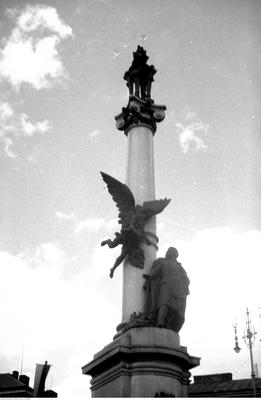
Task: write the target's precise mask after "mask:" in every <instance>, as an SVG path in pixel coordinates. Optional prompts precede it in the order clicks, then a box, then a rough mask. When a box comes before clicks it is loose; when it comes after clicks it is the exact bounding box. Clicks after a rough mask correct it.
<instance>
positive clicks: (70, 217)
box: [55, 211, 76, 221]
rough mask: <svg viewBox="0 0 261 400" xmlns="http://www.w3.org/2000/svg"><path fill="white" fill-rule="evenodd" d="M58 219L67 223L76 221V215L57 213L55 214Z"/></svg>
mask: <svg viewBox="0 0 261 400" xmlns="http://www.w3.org/2000/svg"><path fill="white" fill-rule="evenodd" d="M55 215H56V217H57V218H59V219H63V220H65V221H74V220H76V215H75V214H74V213H73V212H72V213H70V214H66V213H63V212H61V211H57V212H56V213H55Z"/></svg>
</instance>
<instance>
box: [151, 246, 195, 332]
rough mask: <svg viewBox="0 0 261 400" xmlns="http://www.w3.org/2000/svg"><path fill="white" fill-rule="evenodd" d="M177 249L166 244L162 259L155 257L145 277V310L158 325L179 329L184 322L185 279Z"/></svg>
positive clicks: (187, 282)
mask: <svg viewBox="0 0 261 400" xmlns="http://www.w3.org/2000/svg"><path fill="white" fill-rule="evenodd" d="M178 255H179V254H178V251H177V249H175V247H170V248H169V249H168V251H167V253H166V256H165V258H158V259H156V260H155V261H154V262H153V264H152V266H151V270H150V275H143V276H144V278H145V279H146V281H147V282H146V285H145V286H146V290H147V310H146V312H147V313H148V314H151V315H153V317H154V318H155V324H156V325H157V326H159V327H162V328H166V329H171V330H173V331H174V332H179V331H180V329H181V327H182V325H183V323H184V321H185V309H186V298H187V295H188V294H189V288H188V287H189V279H188V276H187V274H186V271H185V270H184V268H183V267H182V265H181V264H180V263H179V262H178V261H177V258H178Z"/></svg>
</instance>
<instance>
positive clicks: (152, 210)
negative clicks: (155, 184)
mask: <svg viewBox="0 0 261 400" xmlns="http://www.w3.org/2000/svg"><path fill="white" fill-rule="evenodd" d="M169 203H170V199H161V200H152V201H144V203H143V205H142V207H143V212H145V213H146V216H147V218H150V217H152V215H156V214H159V213H161V212H162V211H163V210H164V208H165V207H167V205H168V204H169Z"/></svg>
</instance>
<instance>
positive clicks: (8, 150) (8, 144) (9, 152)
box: [1, 137, 17, 158]
mask: <svg viewBox="0 0 261 400" xmlns="http://www.w3.org/2000/svg"><path fill="white" fill-rule="evenodd" d="M1 140H2V142H3V144H4V151H5V153H6V155H7V156H8V157H9V158H17V155H16V154H15V153H14V152H13V151H12V150H11V147H12V146H13V144H14V143H13V140H12V139H11V138H9V137H2V138H1Z"/></svg>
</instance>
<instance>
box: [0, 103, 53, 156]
mask: <svg viewBox="0 0 261 400" xmlns="http://www.w3.org/2000/svg"><path fill="white" fill-rule="evenodd" d="M51 128H52V126H51V124H50V122H49V121H48V120H44V121H39V122H36V123H35V124H33V123H32V122H31V121H30V120H29V117H28V115H27V114H25V113H18V112H15V110H14V109H13V107H12V106H11V105H10V104H9V103H7V102H1V101H0V142H2V143H3V146H4V151H5V153H6V154H7V156H8V157H10V158H16V157H17V156H16V154H15V153H14V152H13V151H12V150H11V148H12V146H13V145H14V141H13V139H12V138H11V137H10V135H13V136H15V137H17V136H18V135H20V136H33V135H34V134H36V133H45V132H47V131H48V130H50V129H51Z"/></svg>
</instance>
